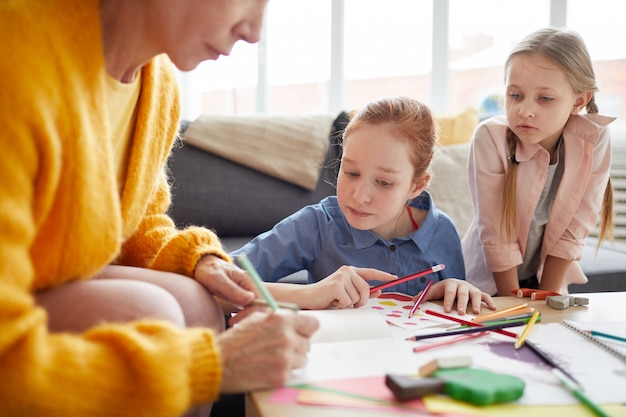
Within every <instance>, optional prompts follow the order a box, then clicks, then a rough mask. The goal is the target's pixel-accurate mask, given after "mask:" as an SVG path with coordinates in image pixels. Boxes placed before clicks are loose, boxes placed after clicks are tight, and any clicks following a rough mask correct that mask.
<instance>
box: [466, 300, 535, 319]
mask: <svg viewBox="0 0 626 417" xmlns="http://www.w3.org/2000/svg"><path fill="white" fill-rule="evenodd" d="M524 308H528V303H522V304H517V305H514V306H512V307H508V308H504V309H502V310H498V311H492V312H491V313H487V314H483V315H481V316H476V317H474V320H473V321H475V322H481V321H485V320H491V319H499V318H502V317H506V316H510V315H512V314H523V313H522V312H521V311H522V310H521V309H524ZM531 312H532V311H531ZM527 313H528V312H527Z"/></svg>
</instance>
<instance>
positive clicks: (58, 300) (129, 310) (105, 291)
mask: <svg viewBox="0 0 626 417" xmlns="http://www.w3.org/2000/svg"><path fill="white" fill-rule="evenodd" d="M35 298H36V301H37V304H38V305H40V306H41V307H43V308H44V309H45V310H46V311H47V312H48V325H49V328H50V330H51V331H75V332H80V331H84V330H87V329H89V328H90V327H93V326H96V325H99V324H103V323H112V322H129V321H136V320H141V319H146V318H150V319H158V320H167V321H170V322H172V323H175V324H177V325H180V326H184V325H185V317H184V314H183V311H182V308H181V306H180V305H179V303H178V300H177V299H176V298H175V297H174V296H173V295H172V294H170V293H169V292H167V291H166V290H164V289H163V288H161V287H159V286H157V285H154V284H150V283H147V282H140V281H132V280H90V281H78V282H71V283H68V284H65V285H62V286H60V287H56V288H51V289H48V290H44V291H40V292H38V293H37V294H36V295H35Z"/></svg>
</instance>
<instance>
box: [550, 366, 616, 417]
mask: <svg viewBox="0 0 626 417" xmlns="http://www.w3.org/2000/svg"><path fill="white" fill-rule="evenodd" d="M552 373H553V374H554V375H556V377H557V378H558V379H559V381H560V382H561V385H562V386H563V387H564V388H565V389H566V390H568V391H569V392H571V393H572V395H573V396H574V397H576V398H578V400H579V401H580V402H581V404H583V405H585V406H586V407H587V408H588V409H589V410H590V411H591V412H592V413H593V414H595V415H596V416H598V417H610V416H609V415H608V414H607V413H605V412H604V411H603V410H602V409H601V408H600V406H598V405H597V404H595V403H594V402H593V401H591V398H589V397H587V396H586V395H585V393H584V392H583V390H581V389H580V388H579V387H578V386H577V385H576V384H575V383H574V381H572V380H571V379H570V378H569V377H568V376H567V375H565V374H564V373H563V372H561V371H560V370H559V369H557V368H552Z"/></svg>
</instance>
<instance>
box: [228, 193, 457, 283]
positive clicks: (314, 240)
mask: <svg viewBox="0 0 626 417" xmlns="http://www.w3.org/2000/svg"><path fill="white" fill-rule="evenodd" d="M410 205H411V206H415V207H420V208H425V209H428V214H427V215H426V218H425V220H424V222H423V224H422V225H421V226H420V228H419V229H418V230H416V231H415V232H413V233H411V234H410V235H408V236H405V237H401V238H395V239H393V240H390V241H389V240H385V239H383V238H381V237H380V236H378V235H376V234H375V233H374V232H372V231H369V230H357V229H354V228H352V227H351V226H350V225H349V224H348V222H347V221H346V219H345V217H344V216H343V213H342V212H341V210H340V209H339V205H338V203H337V197H335V196H332V197H326V198H325V199H323V200H322V201H321V202H319V203H318V204H313V205H310V206H306V207H304V208H302V209H300V210H299V211H297V212H296V213H294V214H292V215H291V216H289V217H287V218H285V219H283V220H282V221H280V222H279V223H277V224H276V225H275V226H274V227H273V228H272V229H271V230H269V231H267V232H265V233H262V234H260V235H259V236H257V237H256V238H254V239H253V240H251V241H250V242H249V243H247V244H246V245H245V246H243V247H242V248H240V249H238V250H236V251H233V252H232V253H231V255H232V256H234V257H236V256H238V255H241V254H244V253H245V254H246V256H247V257H248V259H249V260H250V262H251V263H252V264H253V265H254V267H255V268H256V269H257V270H258V272H259V275H260V276H261V277H263V279H264V280H265V281H270V282H274V281H277V280H279V279H280V278H283V277H285V276H287V275H289V274H292V273H294V272H297V271H301V270H307V271H308V280H309V283H313V282H317V281H319V280H322V279H324V278H326V277H327V276H328V275H330V274H332V273H333V272H335V271H336V270H337V269H338V268H339V267H340V266H342V265H351V266H357V267H364V268H376V269H380V270H383V271H386V272H389V273H392V274H395V275H397V276H398V277H399V278H401V277H403V276H406V275H409V274H413V273H415V272H419V271H422V270H424V269H427V268H430V267H431V266H434V265H437V264H440V263H442V264H444V265H445V269H444V270H442V271H440V272H437V273H436V274H431V275H427V276H425V277H422V278H420V279H415V280H411V281H409V282H406V283H402V284H399V285H395V286H393V287H390V288H388V289H386V290H385V291H394V292H402V293H405V294H409V295H415V294H417V293H418V292H419V291H421V290H422V289H424V287H425V285H426V283H427V282H428V280H430V279H433V278H434V279H435V280H436V281H440V280H442V279H445V278H458V279H465V267H464V265H463V255H462V251H461V241H460V238H459V234H458V232H457V230H456V227H455V225H454V223H453V221H452V219H450V217H448V215H446V214H445V213H444V212H442V211H441V210H439V209H437V207H435V204H434V202H433V200H432V197H431V196H430V194H429V193H428V192H427V191H424V192H423V193H422V194H420V195H419V196H418V197H416V198H415V199H413V200H412V201H411V202H410ZM380 283H381V282H378V281H370V284H371V285H377V284H380Z"/></svg>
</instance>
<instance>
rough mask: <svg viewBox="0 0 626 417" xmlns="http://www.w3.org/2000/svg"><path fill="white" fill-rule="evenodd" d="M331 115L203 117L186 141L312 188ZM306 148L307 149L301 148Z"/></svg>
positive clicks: (196, 121)
mask: <svg viewBox="0 0 626 417" xmlns="http://www.w3.org/2000/svg"><path fill="white" fill-rule="evenodd" d="M332 122H333V117H332V116H329V115H308V116H269V115H264V114H263V115H250V116H220V115H217V116H216V115H201V116H199V117H198V118H197V119H196V120H194V121H193V122H191V124H190V125H189V127H188V128H187V130H186V131H185V134H184V136H183V140H184V142H186V143H190V144H192V145H194V146H196V147H198V148H201V149H204V150H206V151H209V152H211V153H214V154H216V155H219V156H221V157H223V158H226V159H229V160H232V161H235V162H239V163H240V164H242V165H245V166H248V167H250V168H254V169H257V170H259V171H261V172H263V173H265V174H268V175H271V176H273V177H276V178H279V179H282V180H284V181H287V182H291V183H294V184H296V185H299V186H301V187H303V188H306V189H309V190H314V189H315V187H316V186H317V182H318V179H319V176H320V171H321V166H322V162H323V161H324V158H325V156H326V154H327V152H328V132H329V131H330V127H331V124H332ZM303 150H305V152H303Z"/></svg>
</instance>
